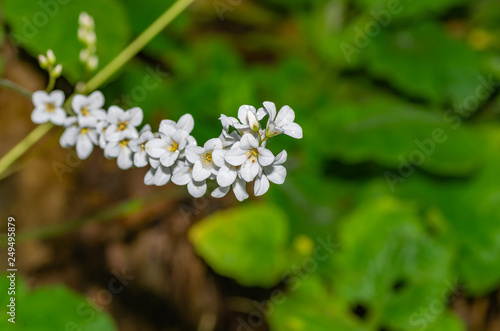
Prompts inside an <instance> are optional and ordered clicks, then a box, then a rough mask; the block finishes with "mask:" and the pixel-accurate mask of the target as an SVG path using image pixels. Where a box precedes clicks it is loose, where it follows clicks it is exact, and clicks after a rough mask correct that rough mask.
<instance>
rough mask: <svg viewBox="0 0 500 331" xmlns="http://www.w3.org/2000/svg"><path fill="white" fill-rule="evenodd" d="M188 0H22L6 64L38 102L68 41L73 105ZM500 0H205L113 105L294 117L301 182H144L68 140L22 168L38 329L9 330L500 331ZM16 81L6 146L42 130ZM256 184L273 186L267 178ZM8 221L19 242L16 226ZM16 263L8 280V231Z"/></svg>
mask: <svg viewBox="0 0 500 331" xmlns="http://www.w3.org/2000/svg"><path fill="white" fill-rule="evenodd" d="M172 3H173V1H171V0H168V1H158V0H142V1H135V0H85V1H83V0H41V1H29V0H2V1H1V2H0V42H1V57H0V72H1V74H2V77H3V78H7V79H9V80H12V81H14V82H16V83H17V84H19V85H21V86H23V87H24V88H26V89H28V90H30V91H34V90H37V89H43V88H44V87H45V84H46V81H47V75H46V74H45V73H44V72H43V70H41V69H40V68H39V67H38V64H37V61H36V56H37V54H40V53H45V51H46V50H47V49H49V48H51V49H53V50H54V52H55V54H56V56H57V58H58V61H60V62H61V63H62V64H63V66H64V74H63V77H62V78H60V79H59V80H58V82H57V85H56V88H58V89H62V90H63V91H64V92H65V93H66V94H67V95H70V94H71V93H72V92H73V89H74V86H75V84H76V82H77V81H79V80H87V79H88V78H90V77H84V72H83V69H82V68H81V66H80V65H79V62H78V53H79V51H80V49H81V46H80V44H79V43H78V41H77V39H76V31H77V27H78V15H79V13H80V12H82V11H85V12H88V13H89V14H90V15H92V16H93V17H94V19H95V22H96V32H97V36H98V44H97V53H98V55H99V57H100V68H102V67H103V65H105V64H106V63H108V62H109V61H110V60H111V59H113V58H114V57H115V56H116V55H117V54H118V53H119V52H120V51H121V50H122V49H123V48H124V47H126V45H128V44H129V43H130V42H131V41H132V40H133V38H134V37H136V36H137V35H139V34H140V33H141V32H142V31H143V30H144V29H145V28H146V27H147V26H149V24H150V23H151V22H152V21H154V20H155V19H156V18H157V17H158V16H159V15H160V14H161V13H162V12H163V11H164V10H166V9H167V8H169V6H170V5H171V4H172ZM499 50H500V3H499V2H498V1H496V0H442V1H435V0H419V1H410V0H400V1H397V0H388V1H386V0H372V1H371V0H351V1H348V0H293V1H289V0H196V1H195V2H194V4H193V5H192V6H191V7H189V9H188V10H187V11H185V12H184V13H182V14H181V15H180V16H179V17H178V18H177V19H175V21H174V22H173V23H172V24H170V25H169V26H168V27H167V28H166V29H165V30H164V31H163V32H162V33H161V34H160V35H158V36H157V37H156V38H154V40H153V41H152V42H151V43H150V44H148V46H147V47H146V48H145V49H144V50H142V51H141V52H140V53H139V54H138V55H137V56H136V57H135V58H134V59H133V60H132V61H131V62H130V63H128V64H127V65H126V66H125V67H124V68H123V69H122V70H120V71H119V72H118V73H117V74H116V75H115V76H113V77H112V79H110V80H108V82H106V84H105V86H103V87H102V91H103V93H104V94H105V96H106V106H109V105H111V104H118V105H120V106H122V107H124V108H130V107H133V106H140V107H141V108H142V109H143V110H144V112H145V114H146V119H145V122H146V123H150V124H151V125H152V126H153V129H154V130H156V129H157V127H158V125H159V122H160V121H161V120H162V119H165V118H170V119H174V120H177V119H178V118H179V117H180V116H181V115H182V114H184V113H191V114H192V115H193V116H194V118H195V122H196V125H195V129H194V131H193V135H194V136H195V137H196V138H197V140H198V141H199V142H200V141H205V140H207V139H209V138H212V137H216V136H218V135H219V134H220V130H221V125H220V122H219V121H218V118H219V116H220V114H226V115H228V116H236V114H237V110H238V107H239V106H240V105H242V104H250V105H254V106H256V107H258V106H260V105H261V103H262V102H263V101H268V100H269V101H274V102H276V103H277V105H278V107H281V106H283V105H290V106H291V107H292V108H293V109H294V110H295V112H296V121H297V122H298V123H299V124H301V125H302V127H303V129H304V138H303V139H302V140H294V139H290V138H288V137H286V136H279V137H277V138H275V139H273V140H272V142H271V143H270V144H269V145H268V147H269V148H270V149H271V150H272V151H273V152H274V153H275V154H277V153H278V152H280V151H281V150H282V149H286V150H287V151H288V154H289V159H288V161H287V163H286V166H287V169H288V177H287V181H286V183H285V184H284V185H282V186H276V185H274V186H272V187H271V189H270V191H269V193H268V194H267V195H265V196H264V197H261V198H255V197H252V198H251V199H250V200H249V201H246V202H244V203H239V202H238V201H236V199H235V198H234V197H233V196H232V194H230V195H229V196H228V197H226V198H224V199H221V200H216V199H212V198H210V197H206V198H201V199H193V198H191V197H190V196H189V195H188V193H187V190H186V189H185V188H183V187H176V186H174V185H168V186H165V187H161V188H153V187H147V186H145V185H143V183H142V181H143V176H144V174H145V172H146V170H144V169H133V170H129V171H121V170H119V169H118V167H117V166H116V163H115V161H109V160H106V159H105V158H104V157H103V155H102V152H100V151H99V150H95V151H94V153H93V154H92V156H91V157H90V158H89V159H88V160H85V161H79V160H78V159H77V158H76V154H75V152H74V151H72V150H65V149H63V148H61V147H60V146H59V144H58V140H59V137H60V135H61V133H62V130H60V129H54V130H52V131H51V132H50V133H49V134H47V135H46V136H45V137H44V138H43V139H41V140H40V141H39V142H38V143H37V144H36V145H35V146H34V147H33V148H32V149H31V150H30V151H29V152H28V153H27V154H26V155H24V156H23V157H22V158H21V159H20V160H19V161H18V162H16V164H15V165H14V166H13V167H11V168H10V169H9V171H8V173H6V174H4V176H3V178H2V180H1V182H0V192H1V193H0V194H1V197H2V198H1V201H0V208H1V215H2V218H3V220H2V222H4V223H3V224H6V223H7V217H8V216H13V217H15V218H16V222H17V223H16V224H17V230H16V231H17V237H16V238H17V246H16V259H17V266H18V270H19V273H18V280H17V287H18V290H17V293H16V298H17V302H18V306H17V323H16V324H15V325H12V324H11V323H8V322H7V321H6V320H7V317H6V314H5V309H6V302H7V301H6V300H8V296H7V293H6V292H7V290H6V289H7V287H8V284H7V282H6V278H5V277H2V279H1V280H0V284H1V286H2V288H1V289H0V298H1V301H2V305H1V306H0V312H2V314H1V315H0V316H1V318H0V329H2V330H34V331H38V330H48V331H54V330H88V331H91V330H199V331H212V330H231V331H233V330H235V331H240V330H241V331H250V330H274V331H300V330H307V331H316V330H374V331H398V330H420V331H422V330H428V331H433V330H437V331H443V330H447V331H460V330H478V331H479V330H481V331H482V330H500V302H499V301H500V292H499V288H500V124H499V123H500V112H499V111H500V105H499V97H498V91H499V83H497V82H499V81H500V56H499ZM31 110H32V104H31V101H30V100H29V99H28V98H26V97H24V96H22V95H20V94H17V93H16V92H13V91H11V90H9V89H6V88H2V87H0V123H1V124H2V125H1V131H0V132H1V133H0V154H1V155H4V154H5V153H6V152H7V151H8V150H9V149H10V148H12V147H13V146H14V145H15V144H16V143H17V142H19V141H20V140H21V139H22V138H24V137H25V136H26V135H27V134H28V133H29V132H30V131H31V130H32V129H33V128H35V125H34V124H33V123H31V121H30V113H31ZM249 190H250V191H251V190H252V188H251V187H249ZM1 231H2V232H3V233H5V232H6V225H2V228H1ZM1 239H2V240H1V242H0V245H1V246H2V248H1V249H0V252H1V256H2V258H1V259H0V260H1V263H0V265H2V268H3V270H5V269H6V262H7V261H6V260H7V250H6V240H5V237H2V238H1Z"/></svg>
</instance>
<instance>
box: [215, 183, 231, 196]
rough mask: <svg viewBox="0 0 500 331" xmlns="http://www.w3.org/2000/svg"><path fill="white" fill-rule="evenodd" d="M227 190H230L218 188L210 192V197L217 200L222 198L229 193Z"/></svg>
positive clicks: (229, 187) (228, 187) (227, 187)
mask: <svg viewBox="0 0 500 331" xmlns="http://www.w3.org/2000/svg"><path fill="white" fill-rule="evenodd" d="M229 189H231V186H226V187H218V188H216V189H215V190H213V191H212V197H214V198H217V199H220V198H223V197H225V196H226V194H227V193H228V192H229Z"/></svg>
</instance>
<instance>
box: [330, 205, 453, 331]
mask: <svg viewBox="0 0 500 331" xmlns="http://www.w3.org/2000/svg"><path fill="white" fill-rule="evenodd" d="M340 239H341V240H340V242H341V247H342V251H341V253H340V254H339V255H338V257H337V262H338V264H337V268H338V270H337V276H336V277H335V279H334V283H333V284H334V286H335V288H336V289H337V291H338V294H339V295H340V296H341V297H342V298H343V299H344V300H345V301H346V302H350V303H351V306H353V305H355V304H362V305H364V306H365V307H366V308H367V310H368V312H369V316H368V319H369V320H371V321H372V322H373V323H376V324H378V325H379V326H384V325H387V326H389V328H394V329H403V330H405V329H408V326H409V325H408V323H409V321H410V319H411V317H412V316H413V315H414V313H415V312H418V311H419V309H420V308H424V309H425V308H427V307H429V305H431V304H432V302H434V301H437V302H438V303H441V304H442V305H443V306H446V304H447V300H448V299H447V297H448V295H449V294H450V293H452V292H454V291H456V287H457V282H456V281H455V280H456V277H457V276H453V275H452V273H451V270H452V269H451V267H452V257H453V256H452V250H450V249H449V247H447V246H444V245H443V244H442V243H440V242H439V241H437V240H435V239H433V238H431V237H430V236H429V235H427V234H426V233H425V232H424V230H423V229H422V227H421V221H420V220H419V217H418V215H417V211H416V209H415V208H414V207H412V206H411V205H405V204H404V203H402V202H401V201H398V200H395V199H393V198H388V197H381V198H379V199H377V200H374V201H372V202H368V203H365V204H363V205H362V206H360V207H359V208H357V209H356V211H355V212H354V213H353V214H352V215H351V216H350V217H348V218H347V219H345V220H344V221H343V226H342V227H341V238H340ZM443 298H444V299H443ZM434 319H435V318H434ZM434 319H433V320H434Z"/></svg>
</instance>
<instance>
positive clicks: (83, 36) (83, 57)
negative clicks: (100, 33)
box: [78, 12, 99, 71]
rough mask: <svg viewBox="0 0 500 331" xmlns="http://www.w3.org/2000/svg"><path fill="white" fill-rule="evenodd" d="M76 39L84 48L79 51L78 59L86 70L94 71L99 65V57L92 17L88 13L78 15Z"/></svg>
mask: <svg viewBox="0 0 500 331" xmlns="http://www.w3.org/2000/svg"><path fill="white" fill-rule="evenodd" d="M78 40H79V41H80V42H81V43H82V44H83V46H84V48H83V49H82V50H81V51H80V61H81V62H82V63H83V64H84V65H85V67H86V68H87V70H89V71H94V70H95V69H97V66H98V65H99V58H98V57H97V55H96V51H97V46H96V45H97V37H96V34H95V24H94V19H93V18H92V16H90V15H89V14H87V13H85V12H83V13H80V16H79V17H78Z"/></svg>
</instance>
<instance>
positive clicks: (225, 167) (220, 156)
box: [212, 143, 240, 187]
mask: <svg viewBox="0 0 500 331" xmlns="http://www.w3.org/2000/svg"><path fill="white" fill-rule="evenodd" d="M233 148H239V143H237V144H234V145H233ZM225 156H226V150H223V149H218V150H215V151H213V153H212V159H213V162H214V164H215V165H216V166H217V167H219V171H218V172H217V177H216V178H217V184H219V186H222V187H228V186H231V185H232V184H233V183H234V181H235V180H236V177H237V176H238V173H239V171H240V167H239V166H236V167H235V166H233V165H231V164H229V163H228V162H226V160H225Z"/></svg>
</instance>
